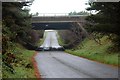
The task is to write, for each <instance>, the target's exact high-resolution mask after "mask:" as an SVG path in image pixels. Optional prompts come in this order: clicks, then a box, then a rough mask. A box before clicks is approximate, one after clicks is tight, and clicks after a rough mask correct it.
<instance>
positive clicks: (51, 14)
mask: <svg viewBox="0 0 120 80" xmlns="http://www.w3.org/2000/svg"><path fill="white" fill-rule="evenodd" d="M38 16H42V17H47V16H58V17H59V16H88V15H69V13H39V15H38ZM38 16H34V17H38Z"/></svg>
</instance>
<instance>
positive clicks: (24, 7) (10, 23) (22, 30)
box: [2, 0, 43, 78]
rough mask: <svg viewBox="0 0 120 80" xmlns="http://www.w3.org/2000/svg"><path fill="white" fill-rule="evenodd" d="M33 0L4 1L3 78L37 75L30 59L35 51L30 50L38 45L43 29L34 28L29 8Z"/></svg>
mask: <svg viewBox="0 0 120 80" xmlns="http://www.w3.org/2000/svg"><path fill="white" fill-rule="evenodd" d="M32 1H33V0H31V1H28V2H3V3H2V25H3V26H2V56H3V57H2V64H3V65H2V66H3V67H2V70H3V78H32V77H33V78H34V77H35V76H34V73H33V67H32V64H31V61H30V59H31V56H32V55H33V54H34V51H30V50H34V49H35V48H36V47H37V43H38V41H39V39H40V38H41V37H42V33H43V31H41V32H40V31H36V30H33V29H32V25H31V17H32V15H31V14H29V8H28V6H30V5H31V4H32ZM21 45H22V46H24V48H23V47H21ZM28 49H29V50H28Z"/></svg>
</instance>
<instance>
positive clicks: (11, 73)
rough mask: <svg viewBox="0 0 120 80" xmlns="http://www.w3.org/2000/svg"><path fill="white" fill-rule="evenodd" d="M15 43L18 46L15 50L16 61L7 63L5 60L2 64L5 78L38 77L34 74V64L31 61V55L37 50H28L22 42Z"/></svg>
mask: <svg viewBox="0 0 120 80" xmlns="http://www.w3.org/2000/svg"><path fill="white" fill-rule="evenodd" d="M15 45H16V46H18V47H15V49H14V51H13V52H14V54H15V56H14V63H11V64H7V63H5V62H4V63H3V65H2V66H3V74H2V76H3V78H36V77H35V74H34V69H33V65H32V62H31V57H32V56H33V54H34V53H35V51H30V50H26V49H25V48H24V47H22V46H21V45H20V44H15ZM11 56H12V55H11ZM3 57H5V56H3ZM9 60H10V59H9ZM11 60H12V58H11ZM6 65H7V66H6ZM10 66H12V67H10Z"/></svg>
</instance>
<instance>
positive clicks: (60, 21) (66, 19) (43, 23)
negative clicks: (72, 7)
mask: <svg viewBox="0 0 120 80" xmlns="http://www.w3.org/2000/svg"><path fill="white" fill-rule="evenodd" d="M85 17H86V16H85V15H84V16H83V15H74V16H34V17H32V26H33V29H35V30H46V29H55V30H56V29H57V30H60V29H70V28H71V27H72V26H71V24H72V23H75V22H77V23H81V24H83V23H85V22H86V21H85Z"/></svg>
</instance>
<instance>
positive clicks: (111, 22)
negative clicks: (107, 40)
mask: <svg viewBox="0 0 120 80" xmlns="http://www.w3.org/2000/svg"><path fill="white" fill-rule="evenodd" d="M89 5H90V7H89V8H87V10H95V11H97V12H98V13H97V14H91V15H90V16H88V17H87V18H86V20H88V22H89V24H87V29H88V31H90V32H98V33H105V34H115V35H116V37H114V42H115V45H117V46H119V47H120V42H119V41H120V37H119V35H120V30H119V25H120V17H119V14H120V7H119V5H120V2H90V3H89Z"/></svg>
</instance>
